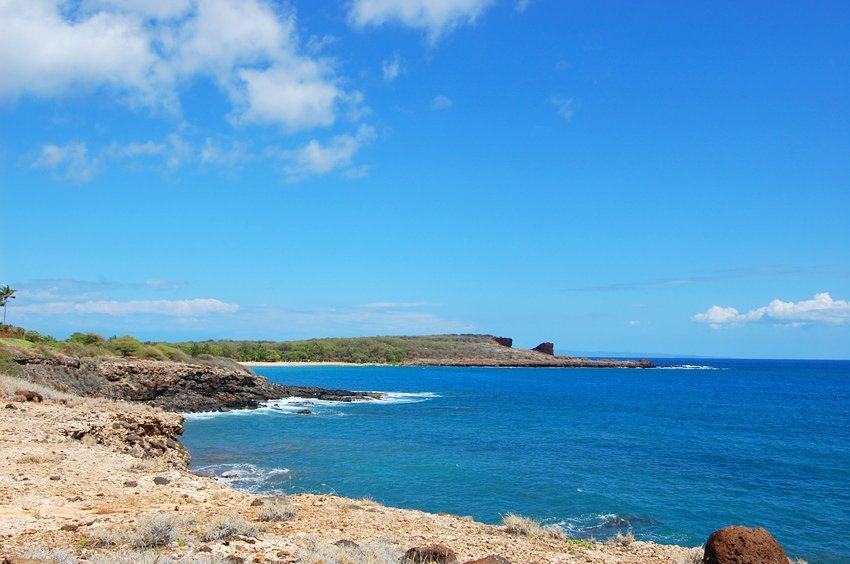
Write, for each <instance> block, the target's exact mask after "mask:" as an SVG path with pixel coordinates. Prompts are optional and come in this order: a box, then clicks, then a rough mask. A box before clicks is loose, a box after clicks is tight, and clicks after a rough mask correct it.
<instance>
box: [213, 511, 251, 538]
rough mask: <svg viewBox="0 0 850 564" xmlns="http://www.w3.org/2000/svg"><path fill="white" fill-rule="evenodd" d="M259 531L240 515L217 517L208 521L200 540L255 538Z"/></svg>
mask: <svg viewBox="0 0 850 564" xmlns="http://www.w3.org/2000/svg"><path fill="white" fill-rule="evenodd" d="M258 534H259V530H258V529H257V527H255V526H254V525H252V524H251V523H249V522H248V520H247V519H245V518H244V517H242V516H240V515H234V514H229V515H219V516H218V517H215V518H214V519H213V520H212V521H210V523H209V525H207V528H206V530H204V532H203V534H202V536H201V538H202V539H203V540H205V541H207V542H209V541H214V540H220V539H226V538H227V537H229V536H233V535H242V536H243V537H255V538H256V537H257V535H258Z"/></svg>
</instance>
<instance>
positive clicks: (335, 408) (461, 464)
mask: <svg viewBox="0 0 850 564" xmlns="http://www.w3.org/2000/svg"><path fill="white" fill-rule="evenodd" d="M657 362H659V363H665V362H666V363H670V361H663V360H661V361H657ZM676 362H677V363H680V366H684V365H685V364H687V366H684V367H682V368H662V369H652V370H625V369H521V368H504V369H503V368H418V367H306V368H297V367H282V368H263V369H258V370H257V372H258V373H260V374H263V375H264V376H267V377H268V378H269V379H271V380H272V381H277V382H287V383H292V384H304V385H315V386H323V387H331V388H348V389H354V390H374V391H386V392H393V393H392V394H390V395H389V396H388V397H387V399H386V400H384V401H381V402H368V403H367V402H363V403H353V404H330V403H326V404H323V403H313V404H312V405H308V406H306V407H307V408H309V409H311V410H313V411H314V412H316V415H313V416H305V415H297V414H295V411H297V410H298V409H304V407H305V406H302V405H299V404H298V403H299V402H293V401H280V402H272V404H271V405H269V406H268V407H266V408H263V409H260V410H256V411H239V412H230V413H225V414H218V415H208V414H200V415H192V416H189V418H188V420H187V423H186V432H185V435H184V443H185V444H186V446H187V447H188V448H189V450H190V451H191V453H192V456H193V462H192V468H194V469H195V470H197V471H200V472H202V473H207V474H211V475H215V476H218V477H219V478H220V479H222V480H224V481H227V482H229V483H231V484H233V485H234V486H236V487H241V488H244V489H248V490H252V491H286V492H301V491H309V492H334V493H337V494H340V495H345V496H350V497H363V496H369V497H371V498H373V499H375V500H377V501H380V502H382V503H386V504H389V505H394V506H398V507H409V508H417V509H422V510H425V511H431V512H449V513H456V514H460V515H473V516H474V517H475V518H476V519H478V520H482V521H485V522H493V523H495V522H498V521H499V520H500V516H501V515H503V514H505V513H507V512H514V513H519V514H522V515H526V516H529V517H534V518H536V519H540V520H542V521H545V522H546V523H550V524H558V525H560V526H562V527H564V528H565V529H567V530H568V531H570V532H571V533H572V534H574V535H575V536H594V537H596V538H604V537H606V536H609V535H612V534H615V533H616V531H618V530H627V529H630V530H632V531H634V533H635V536H636V537H637V538H641V539H648V540H656V541H659V542H665V543H676V544H684V545H692V546H696V545H700V544H702V543H703V542H704V541H705V539H706V538H707V536H708V534H709V533H711V532H712V531H713V530H715V529H717V528H719V527H721V526H724V525H729V524H744V525H749V526H763V527H765V528H767V529H768V530H769V531H771V532H772V533H773V534H774V535H775V536H776V537H777V538H778V539H779V541H780V542H781V543H782V544H783V546H785V547H786V549H787V550H788V552H789V554H791V555H792V556H798V557H804V558H807V559H809V560H810V561H811V562H838V561H850V542H848V540H847V539H848V536H850V362H826V361H823V362H816V361H742V360H711V361H707V360H699V361H690V362H688V363H684V362H682V361H678V360H677V361H676ZM700 365H701V366H700Z"/></svg>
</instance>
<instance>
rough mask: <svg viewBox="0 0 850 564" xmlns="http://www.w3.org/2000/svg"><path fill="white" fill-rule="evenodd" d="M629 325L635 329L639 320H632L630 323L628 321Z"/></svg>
mask: <svg viewBox="0 0 850 564" xmlns="http://www.w3.org/2000/svg"><path fill="white" fill-rule="evenodd" d="M629 325H631V326H632V327H637V326H638V325H640V320H639V319H632V320H631V321H629Z"/></svg>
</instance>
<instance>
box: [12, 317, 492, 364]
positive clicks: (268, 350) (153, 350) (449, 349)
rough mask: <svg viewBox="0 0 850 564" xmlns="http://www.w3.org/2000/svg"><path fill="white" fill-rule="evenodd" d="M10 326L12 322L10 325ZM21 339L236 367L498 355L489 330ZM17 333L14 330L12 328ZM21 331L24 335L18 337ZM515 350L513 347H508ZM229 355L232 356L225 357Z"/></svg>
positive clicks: (94, 353)
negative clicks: (263, 337)
mask: <svg viewBox="0 0 850 564" xmlns="http://www.w3.org/2000/svg"><path fill="white" fill-rule="evenodd" d="M7 327H8V326H7ZM15 329H17V330H19V331H18V332H16V333H15V334H14V335H15V338H0V345H2V344H8V345H16V346H18V347H24V348H28V349H34V350H37V351H39V352H41V353H43V354H47V355H49V354H50V353H51V352H53V351H58V352H62V353H65V354H69V355H73V356H76V357H79V358H95V357H100V356H120V357H127V358H142V359H152V360H167V361H173V362H196V363H200V364H209V365H214V366H223V365H227V366H228V367H233V363H232V361H238V362H278V361H285V362H350V363H355V364H366V363H375V364H403V363H407V362H413V361H416V360H417V359H443V360H446V361H452V360H464V359H475V358H488V357H490V356H492V351H493V348H494V346H495V348H497V349H500V348H501V347H498V346H497V345H495V344H494V341H493V337H491V336H489V335H429V336H422V337H355V338H328V339H310V340H305V341H230V340H219V341H200V342H194V341H187V342H180V343H158V342H142V341H139V340H138V339H136V338H134V337H130V336H128V335H119V336H113V337H109V338H104V337H103V336H102V335H99V334H97V333H74V334H73V335H71V336H70V337H68V338H67V339H65V340H64V341H63V340H59V339H56V338H54V337H51V336H50V335H43V334H41V333H39V332H38V331H33V330H29V331H26V332H25V331H24V329H23V328H20V327H18V328H15ZM7 335H9V336H10V337H11V333H7ZM18 335H19V337H18ZM505 350H509V349H505ZM225 359H229V360H225Z"/></svg>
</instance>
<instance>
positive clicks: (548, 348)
mask: <svg viewBox="0 0 850 564" xmlns="http://www.w3.org/2000/svg"><path fill="white" fill-rule="evenodd" d="M531 350H533V351H537V352H541V353H543V354H548V355H549V356H555V345H554V344H553V343H540V344H539V345H537V346H536V347H534V348H533V349H531Z"/></svg>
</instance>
